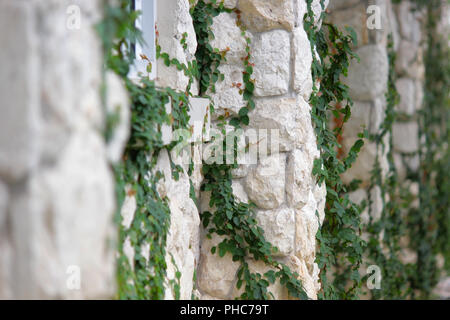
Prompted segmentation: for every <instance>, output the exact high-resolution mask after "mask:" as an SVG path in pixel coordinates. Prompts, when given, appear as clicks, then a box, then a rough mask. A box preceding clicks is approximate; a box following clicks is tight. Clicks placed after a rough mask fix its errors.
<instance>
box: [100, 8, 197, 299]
mask: <svg viewBox="0 0 450 320" xmlns="http://www.w3.org/2000/svg"><path fill="white" fill-rule="evenodd" d="M104 8H105V12H104V20H103V21H102V22H101V23H100V24H99V25H98V26H97V29H98V31H99V34H100V36H101V39H102V41H103V50H104V52H105V58H104V60H105V65H106V68H107V69H108V70H110V71H113V72H115V73H116V74H117V75H119V76H120V77H121V78H122V79H123V82H124V83H125V85H126V89H127V91H128V93H129V96H130V100H131V132H130V138H129V140H128V143H127V145H126V148H125V152H124V155H123V159H122V162H121V163H119V164H117V165H115V167H114V171H115V176H116V194H117V208H118V211H117V214H116V222H117V224H118V226H119V239H118V245H119V247H118V254H119V257H118V265H117V283H118V296H117V297H118V298H119V299H163V298H164V295H165V288H166V285H167V284H171V285H172V286H173V290H174V293H175V297H179V278H180V274H179V271H177V273H176V279H172V280H169V281H167V279H166V278H167V274H166V269H167V265H166V250H165V247H166V240H167V232H168V230H169V226H170V209H169V206H168V199H167V198H163V197H161V196H160V194H159V193H158V191H157V185H158V183H159V182H160V181H161V180H162V179H164V178H165V177H164V175H163V174H162V173H161V172H160V171H157V170H155V165H156V161H157V158H158V154H159V153H160V152H161V151H162V150H164V149H166V150H168V151H170V149H171V148H173V146H174V145H175V144H176V143H177V141H175V142H172V143H171V144H169V145H164V143H163V141H162V136H161V131H160V127H161V125H163V124H167V125H172V127H173V128H175V129H178V128H183V129H186V128H188V121H189V115H188V113H187V112H188V110H189V101H188V96H187V94H186V93H177V92H175V91H174V90H172V89H170V88H166V89H157V88H156V87H155V83H154V81H150V80H149V79H148V77H147V76H146V75H141V77H140V80H139V81H132V80H130V79H129V78H128V77H127V75H128V73H129V71H130V67H131V65H132V64H133V62H134V59H135V57H134V56H133V53H132V51H131V50H130V49H129V44H130V43H132V42H137V41H142V35H141V33H140V31H139V30H138V29H136V28H135V20H136V19H137V17H138V16H139V14H140V12H137V11H132V10H131V2H130V1H129V0H120V1H119V2H118V5H116V6H112V5H110V4H108V3H107V2H105V3H104ZM106 89H107V88H105V90H106ZM105 103H106V102H105ZM167 103H171V104H172V112H171V114H167V113H166V108H165V105H166V104H167ZM108 129H109V130H108V131H110V130H112V129H113V128H108ZM171 168H172V176H173V178H174V179H177V177H178V172H179V171H180V170H182V169H181V168H180V167H179V166H176V165H175V164H173V163H171ZM126 196H129V197H134V198H135V200H136V210H135V213H134V216H133V218H132V221H131V224H130V226H124V225H123V223H122V220H123V218H122V216H121V213H120V209H121V207H122V205H123V201H124V199H125V197H126ZM127 241H129V243H130V246H131V247H132V249H133V251H134V256H133V257H128V256H127V255H126V254H125V252H124V244H125V243H126V242H127Z"/></svg>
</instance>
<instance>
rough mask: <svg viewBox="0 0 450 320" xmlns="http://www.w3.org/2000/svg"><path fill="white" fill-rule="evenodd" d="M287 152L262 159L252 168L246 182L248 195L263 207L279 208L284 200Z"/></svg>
mask: <svg viewBox="0 0 450 320" xmlns="http://www.w3.org/2000/svg"><path fill="white" fill-rule="evenodd" d="M285 163H286V155H285V154H275V155H271V156H268V157H267V158H265V159H261V160H260V163H259V164H258V166H257V167H256V168H253V169H252V170H250V172H249V174H248V176H247V178H246V180H245V182H246V184H245V189H246V191H247V194H248V197H249V198H250V200H251V201H253V202H254V203H256V205H257V206H258V207H260V208H263V209H275V208H278V207H279V206H280V205H281V204H282V203H283V202H284V191H285Z"/></svg>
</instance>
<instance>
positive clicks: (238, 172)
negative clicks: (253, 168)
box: [231, 164, 250, 179]
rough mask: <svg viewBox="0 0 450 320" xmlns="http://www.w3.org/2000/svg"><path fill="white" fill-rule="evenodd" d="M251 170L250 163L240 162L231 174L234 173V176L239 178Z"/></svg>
mask: <svg viewBox="0 0 450 320" xmlns="http://www.w3.org/2000/svg"><path fill="white" fill-rule="evenodd" d="M249 170H250V166H249V165H248V164H240V165H239V166H238V167H237V168H236V169H233V170H232V171H231V174H232V175H233V178H235V179H239V178H243V177H245V176H246V175H247V174H248V171H249Z"/></svg>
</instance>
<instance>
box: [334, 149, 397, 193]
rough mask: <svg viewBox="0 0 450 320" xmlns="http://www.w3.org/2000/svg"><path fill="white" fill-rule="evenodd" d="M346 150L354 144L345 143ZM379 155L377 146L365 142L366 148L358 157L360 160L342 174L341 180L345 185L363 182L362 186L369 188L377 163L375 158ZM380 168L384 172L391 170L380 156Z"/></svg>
mask: <svg viewBox="0 0 450 320" xmlns="http://www.w3.org/2000/svg"><path fill="white" fill-rule="evenodd" d="M344 145H345V150H349V148H350V147H351V146H352V145H353V142H351V143H349V142H347V141H345V142H344ZM376 154H377V146H376V144H375V143H373V142H368V141H365V142H364V146H363V147H362V148H361V151H360V153H359V155H358V158H357V159H356V161H355V162H354V163H353V165H352V167H351V168H350V169H348V170H347V171H346V172H345V173H343V174H342V176H341V178H342V181H343V182H344V183H346V184H347V183H350V182H351V181H352V180H353V179H358V180H361V181H362V184H361V186H362V187H365V186H368V185H369V183H370V176H371V174H370V172H371V170H372V168H373V165H374V163H375V157H376ZM379 160H380V167H381V170H382V172H386V171H387V170H388V168H389V164H388V162H387V160H386V158H385V157H384V156H383V155H380V159H379Z"/></svg>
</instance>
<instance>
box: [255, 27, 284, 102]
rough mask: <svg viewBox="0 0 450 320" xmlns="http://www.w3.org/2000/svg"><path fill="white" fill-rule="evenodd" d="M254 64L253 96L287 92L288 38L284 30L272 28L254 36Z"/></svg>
mask: <svg viewBox="0 0 450 320" xmlns="http://www.w3.org/2000/svg"><path fill="white" fill-rule="evenodd" d="M252 62H253V63H254V64H255V67H254V69H253V75H252V76H253V78H254V79H255V91H254V95H255V96H260V97H262V96H273V95H281V94H285V93H287V92H288V89H289V78H290V74H289V66H290V38H289V33H287V32H286V31H284V30H273V31H269V32H265V33H262V34H260V35H259V36H258V37H255V39H254V40H253V43H252Z"/></svg>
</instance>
